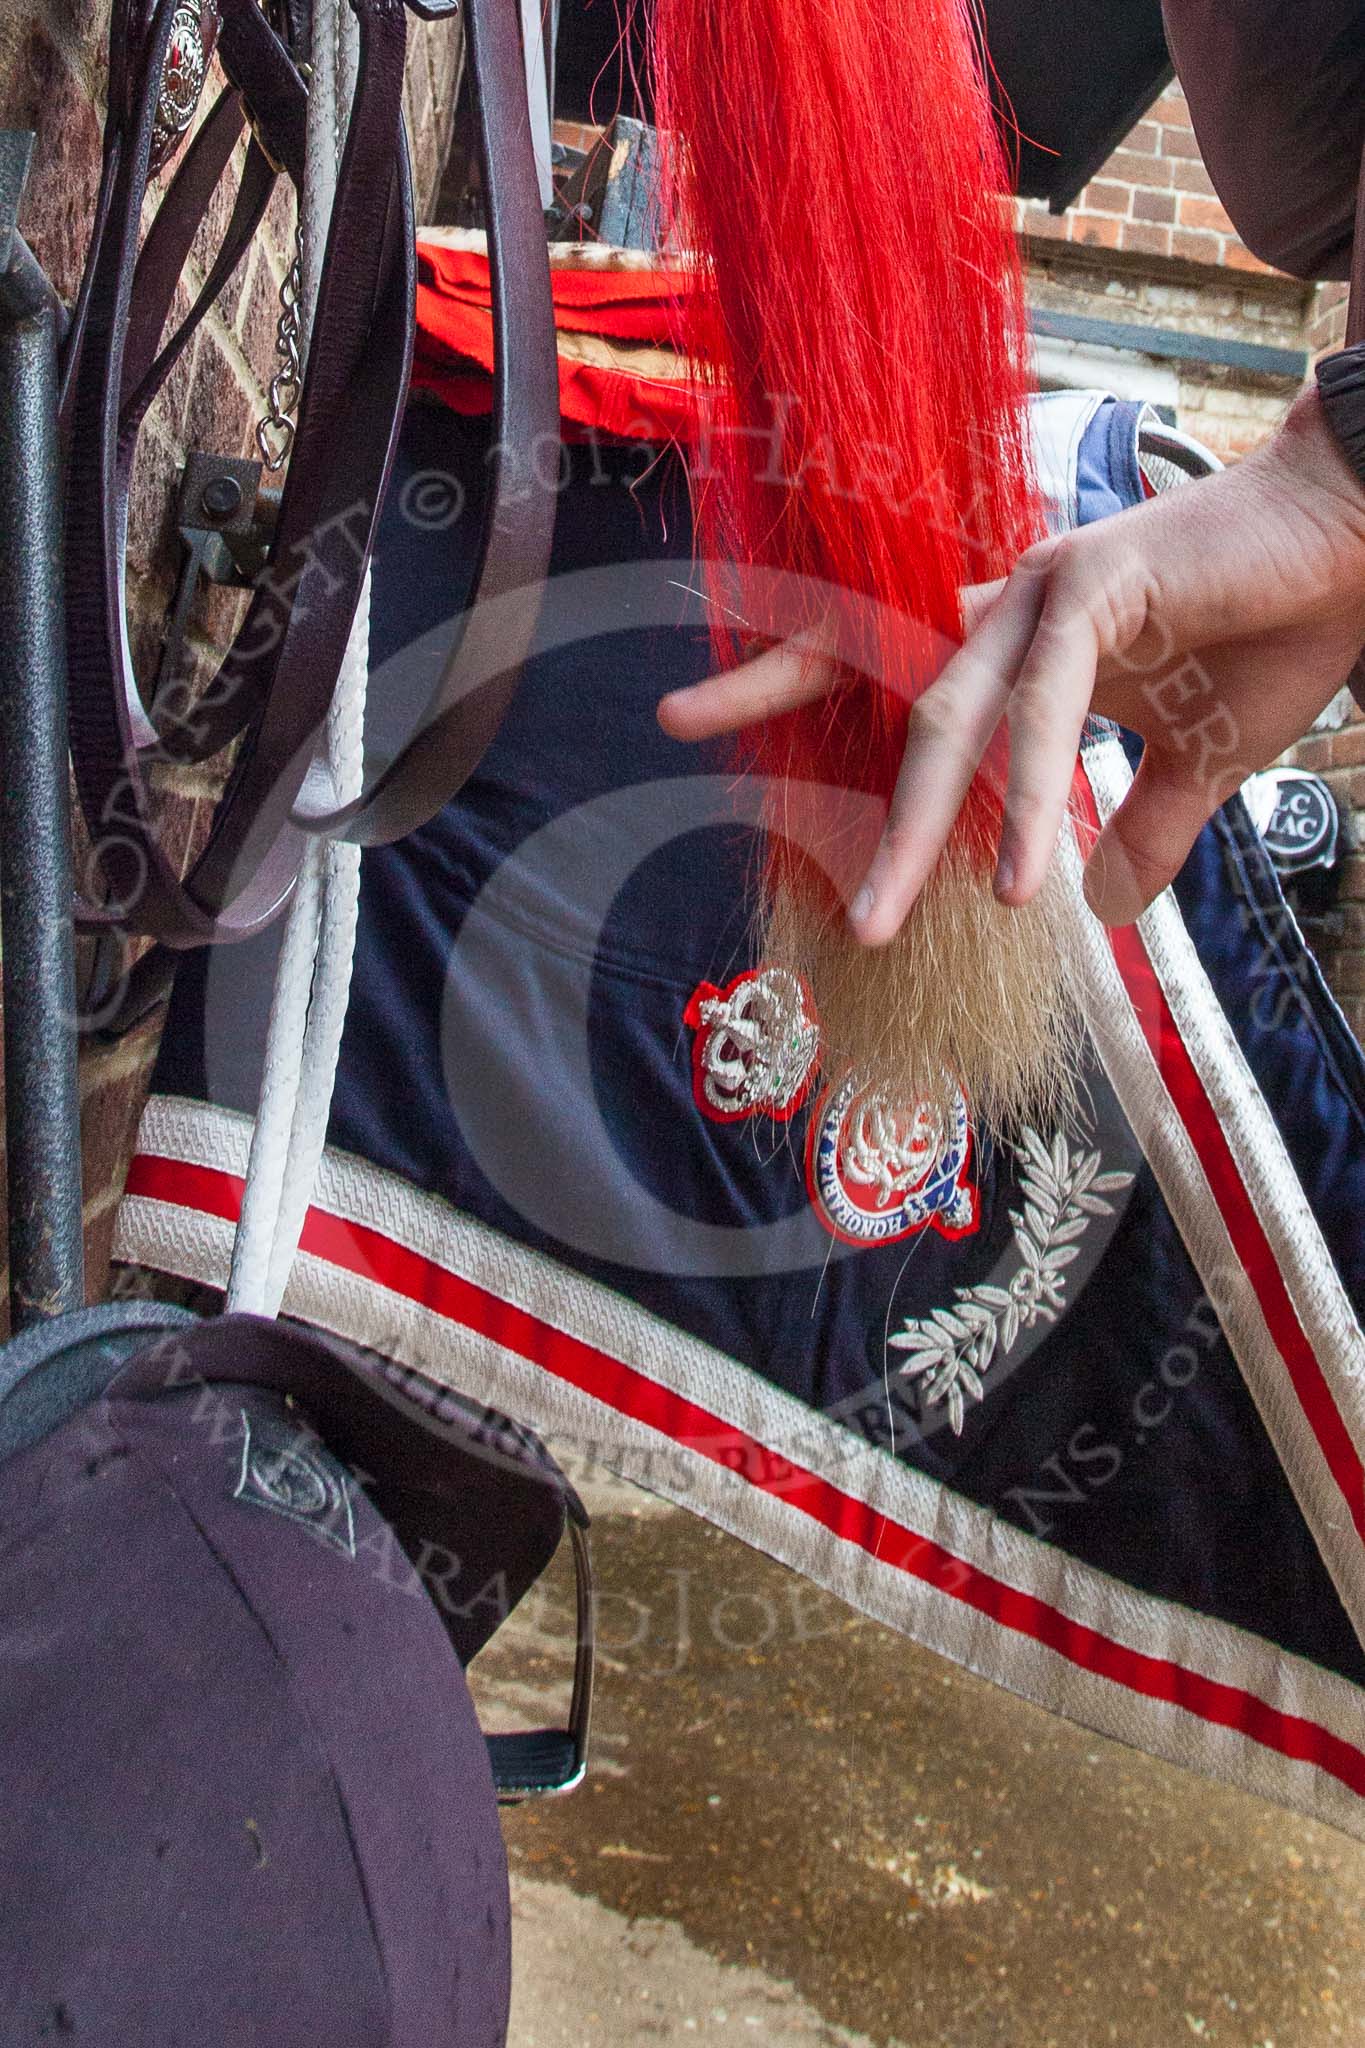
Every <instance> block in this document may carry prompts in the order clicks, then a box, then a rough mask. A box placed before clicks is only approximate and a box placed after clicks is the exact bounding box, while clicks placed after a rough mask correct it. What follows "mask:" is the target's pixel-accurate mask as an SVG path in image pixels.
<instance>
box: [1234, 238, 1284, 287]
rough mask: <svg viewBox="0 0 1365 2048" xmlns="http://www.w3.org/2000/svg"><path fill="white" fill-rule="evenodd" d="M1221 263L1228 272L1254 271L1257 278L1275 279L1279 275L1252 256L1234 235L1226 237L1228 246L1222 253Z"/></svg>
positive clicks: (1266, 264) (1258, 258)
mask: <svg viewBox="0 0 1365 2048" xmlns="http://www.w3.org/2000/svg"><path fill="white" fill-rule="evenodd" d="M1223 261H1224V263H1225V264H1226V265H1227V267H1228V269H1229V270H1250V271H1254V272H1255V273H1256V275H1257V276H1258V277H1275V276H1278V275H1279V273H1278V272H1277V271H1275V270H1272V269H1271V266H1270V265H1269V264H1268V263H1262V261H1261V259H1260V257H1259V256H1253V255H1252V253H1251V251H1250V249H1248V248H1247V247H1246V245H1245V243H1243V242H1239V241H1238V240H1237V237H1236V236H1235V235H1229V236H1228V244H1227V248H1226V249H1225V251H1224V253H1223Z"/></svg>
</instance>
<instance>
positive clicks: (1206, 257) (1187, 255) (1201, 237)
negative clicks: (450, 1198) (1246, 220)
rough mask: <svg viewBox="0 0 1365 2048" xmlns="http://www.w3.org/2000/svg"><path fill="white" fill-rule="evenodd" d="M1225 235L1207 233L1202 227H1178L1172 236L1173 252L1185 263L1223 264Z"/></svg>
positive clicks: (1173, 254)
mask: <svg viewBox="0 0 1365 2048" xmlns="http://www.w3.org/2000/svg"><path fill="white" fill-rule="evenodd" d="M1226 239H1227V238H1226V236H1224V235H1210V234H1206V233H1205V232H1204V230H1203V229H1202V228H1176V229H1175V231H1174V232H1173V234H1172V236H1171V254H1172V256H1179V257H1180V259H1181V261H1182V262H1184V263H1211V264H1221V262H1222V260H1223V245H1224V242H1225V241H1226Z"/></svg>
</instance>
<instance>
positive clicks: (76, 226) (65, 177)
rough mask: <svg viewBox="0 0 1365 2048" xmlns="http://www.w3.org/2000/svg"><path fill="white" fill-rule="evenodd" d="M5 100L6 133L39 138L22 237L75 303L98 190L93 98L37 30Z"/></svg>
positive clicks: (0, 119)
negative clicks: (25, 132)
mask: <svg viewBox="0 0 1365 2048" xmlns="http://www.w3.org/2000/svg"><path fill="white" fill-rule="evenodd" d="M0 94H2V95H3V97H2V98H0V126H4V127H8V128H34V129H36V130H37V133H38V140H37V143H36V144H35V146H34V151H33V164H32V169H31V171H30V173H29V180H28V184H27V186H26V187H25V191H24V203H23V207H22V209H21V211H20V215H19V226H20V229H21V231H22V233H23V234H24V236H25V237H26V239H27V240H28V242H29V243H30V244H31V246H32V248H33V251H34V254H35V255H36V256H37V257H38V259H39V261H40V262H41V263H42V264H43V266H44V267H45V269H46V270H47V273H48V276H49V277H50V278H51V279H52V282H53V284H54V285H55V286H56V288H57V290H58V291H59V292H60V294H61V295H62V297H63V298H64V299H72V298H74V297H75V294H76V289H77V287H78V285H79V283H80V278H81V271H82V269H83V267H84V264H85V251H86V245H87V243H88V241H89V236H90V222H91V219H92V217H93V215H94V206H95V188H96V186H97V184H98V182H99V164H100V130H99V121H98V119H97V117H96V114H95V111H94V108H93V107H92V106H91V103H90V95H89V93H88V91H87V90H86V88H85V86H84V85H83V84H82V83H81V81H80V80H79V79H78V78H77V77H76V75H75V73H74V72H73V71H71V70H70V69H69V68H68V66H67V64H66V61H65V59H64V58H63V57H62V55H61V53H60V52H59V51H58V49H57V47H56V45H55V43H54V42H53V40H52V38H51V36H50V35H49V34H48V33H47V30H46V29H45V28H43V27H42V26H40V24H39V23H37V22H34V23H32V24H31V26H30V29H29V32H28V34H27V36H26V38H25V39H24V41H23V43H22V44H21V46H20V47H19V50H18V52H17V55H16V57H15V60H14V62H13V64H12V66H11V68H10V71H9V75H8V77H7V78H6V79H5V80H4V81H3V82H2V83H0Z"/></svg>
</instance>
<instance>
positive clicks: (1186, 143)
mask: <svg viewBox="0 0 1365 2048" xmlns="http://www.w3.org/2000/svg"><path fill="white" fill-rule="evenodd" d="M1161 154H1162V155H1163V156H1177V157H1184V158H1186V159H1187V160H1189V161H1193V162H1202V161H1203V159H1202V157H1201V156H1200V154H1199V144H1198V143H1197V142H1196V141H1195V139H1194V136H1193V135H1192V134H1191V133H1190V131H1189V130H1188V129H1187V128H1167V127H1166V126H1164V125H1163V127H1162V130H1161Z"/></svg>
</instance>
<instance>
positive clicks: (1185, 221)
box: [1180, 192, 1232, 235]
mask: <svg viewBox="0 0 1365 2048" xmlns="http://www.w3.org/2000/svg"><path fill="white" fill-rule="evenodd" d="M1180 225H1181V227H1182V228H1210V229H1212V231H1213V233H1214V234H1216V235H1226V234H1230V233H1231V231H1232V222H1231V221H1230V220H1229V219H1228V217H1227V214H1226V212H1225V211H1224V209H1223V207H1222V206H1221V205H1220V203H1219V202H1218V200H1216V199H1202V198H1200V196H1199V195H1198V194H1197V193H1195V192H1182V193H1181V195H1180Z"/></svg>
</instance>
